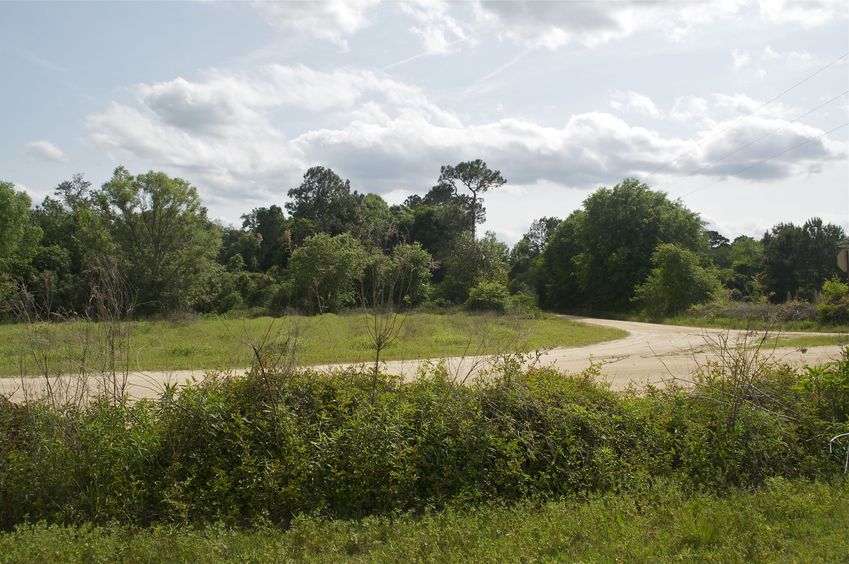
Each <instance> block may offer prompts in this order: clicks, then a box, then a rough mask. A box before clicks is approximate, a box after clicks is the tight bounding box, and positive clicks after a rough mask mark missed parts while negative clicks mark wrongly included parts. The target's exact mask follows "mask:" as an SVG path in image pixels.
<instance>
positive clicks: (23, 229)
mask: <svg viewBox="0 0 849 564" xmlns="http://www.w3.org/2000/svg"><path fill="white" fill-rule="evenodd" d="M31 203H32V201H31V200H30V197H29V196H28V195H27V194H26V192H19V191H17V190H15V185H14V184H12V183H11V182H2V181H0V272H17V271H21V270H24V269H26V268H27V266H28V264H29V262H30V261H31V260H32V258H33V257H34V256H35V254H36V252H37V251H38V244H39V242H40V240H41V235H42V231H41V229H39V227H38V226H37V225H34V224H33V223H32V221H31V218H30V215H31V214H30V204H31Z"/></svg>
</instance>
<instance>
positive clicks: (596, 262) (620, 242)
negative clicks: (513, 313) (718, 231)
mask: <svg viewBox="0 0 849 564" xmlns="http://www.w3.org/2000/svg"><path fill="white" fill-rule="evenodd" d="M564 237H570V238H573V239H574V240H572V241H562V239H563V238H564ZM661 243H676V244H678V245H679V246H681V247H683V248H685V249H689V250H693V251H699V250H702V249H703V245H704V243H705V239H704V238H703V236H702V221H701V219H700V218H699V216H698V214H696V213H694V212H692V211H690V210H688V209H687V208H686V207H684V205H683V204H682V203H681V202H680V201H671V200H669V199H668V198H667V197H666V194H665V193H663V192H656V191H653V190H651V189H650V188H649V187H648V186H647V185H646V184H643V183H641V182H639V181H638V180H636V179H633V178H629V179H625V180H623V181H622V182H620V183H619V184H617V185H616V186H614V187H613V188H612V189H610V188H600V189H599V190H597V191H596V192H595V193H593V194H592V195H591V196H589V197H588V198H587V199H586V200H584V203H583V210H581V211H580V213H578V214H573V217H572V218H571V219H569V220H567V221H565V222H563V224H561V225H560V226H559V227H558V228H557V229H556V230H555V232H554V234H553V235H552V236H551V241H550V243H549V246H551V245H554V247H553V248H552V252H548V251H547V252H546V253H545V255H544V259H543V260H544V262H548V263H549V264H548V265H543V268H542V270H543V271H544V272H545V273H547V276H546V278H545V279H544V280H541V281H540V283H541V284H542V285H544V286H546V290H545V291H544V292H543V293H544V295H545V301H544V302H543V303H544V305H546V306H548V307H562V308H575V307H590V308H592V309H594V310H597V311H618V310H625V309H627V308H628V307H630V306H631V305H632V302H631V298H632V297H633V295H634V288H635V287H636V286H637V284H639V283H641V282H642V281H643V280H645V278H646V276H648V274H649V271H650V270H651V257H652V254H653V253H654V250H655V249H656V248H657V246H658V245H659V244H661ZM552 262H557V263H559V264H551V263H552ZM558 275H562V276H565V280H557V279H552V278H551V277H552V276H558Z"/></svg>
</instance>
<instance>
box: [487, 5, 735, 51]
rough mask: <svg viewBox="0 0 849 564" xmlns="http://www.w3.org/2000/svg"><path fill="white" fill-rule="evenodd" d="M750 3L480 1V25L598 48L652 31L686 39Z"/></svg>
mask: <svg viewBox="0 0 849 564" xmlns="http://www.w3.org/2000/svg"><path fill="white" fill-rule="evenodd" d="M743 5H744V3H743V2H740V1H738V0H725V1H719V2H688V3H677V2H656V3H654V2H653V3H646V2H637V1H634V2H627V1H623V2H556V1H516V2H498V1H496V2H489V1H480V2H478V3H477V5H476V7H477V10H476V14H477V21H478V24H479V25H480V26H481V27H482V28H484V29H486V30H489V31H494V32H496V33H497V34H499V35H500V36H502V37H507V38H510V39H512V40H514V41H518V42H522V43H525V44H530V45H533V46H537V47H547V48H549V49H556V48H558V47H562V46H564V45H569V44H575V43H576V44H579V45H585V46H590V47H592V46H595V45H600V44H603V43H608V42H610V41H614V40H618V39H623V38H625V37H627V36H629V35H631V34H633V33H635V32H637V31H640V30H643V29H652V30H658V31H660V32H662V33H663V34H664V35H665V36H666V37H667V38H668V39H670V40H672V41H680V40H682V39H683V38H684V37H685V36H686V34H687V32H688V31H689V30H690V29H692V28H693V27H695V26H700V25H705V24H708V23H711V22H714V21H716V20H717V19H719V18H723V17H729V16H733V15H734V14H736V13H737V12H738V11H740V9H741V7H742V6H743Z"/></svg>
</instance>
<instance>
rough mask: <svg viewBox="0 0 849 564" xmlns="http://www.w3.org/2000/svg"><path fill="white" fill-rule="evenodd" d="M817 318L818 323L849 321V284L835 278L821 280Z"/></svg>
mask: <svg viewBox="0 0 849 564" xmlns="http://www.w3.org/2000/svg"><path fill="white" fill-rule="evenodd" d="M817 318H818V319H819V321H820V323H834V324H841V323H849V285H847V284H844V283H843V282H841V281H840V280H838V279H837V278H832V279H831V280H826V281H825V282H823V284H822V297H821V299H820V303H819V305H818V306H817Z"/></svg>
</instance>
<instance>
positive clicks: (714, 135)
mask: <svg viewBox="0 0 849 564" xmlns="http://www.w3.org/2000/svg"><path fill="white" fill-rule="evenodd" d="M699 137H700V143H701V146H700V149H699V151H698V152H695V153H694V154H693V155H692V156H689V157H688V158H687V159H686V161H684V162H682V163H681V165H680V168H681V170H682V171H686V170H688V169H689V170H690V172H691V173H693V172H696V171H698V173H700V174H703V175H708V176H723V177H724V176H735V177H738V178H748V179H756V180H773V179H779V178H787V177H791V176H793V175H794V174H796V173H801V172H816V171H818V170H819V168H821V166H822V165H823V164H824V163H826V162H828V161H835V160H840V159H845V158H846V155H847V147H846V146H845V144H843V143H840V142H837V141H833V140H830V139H829V138H828V137H827V136H823V131H822V130H820V129H817V128H815V127H811V126H808V125H805V124H802V123H788V122H787V121H785V120H783V119H777V118H766V117H761V116H754V115H753V116H746V117H744V118H741V119H736V120H733V121H722V122H718V123H717V124H716V125H715V127H714V128H712V129H711V130H707V131H704V132H702V133H701V134H700V136H699ZM682 161H683V159H682ZM696 167H698V168H696Z"/></svg>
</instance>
